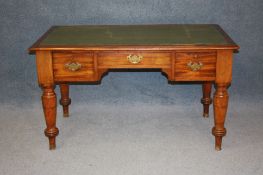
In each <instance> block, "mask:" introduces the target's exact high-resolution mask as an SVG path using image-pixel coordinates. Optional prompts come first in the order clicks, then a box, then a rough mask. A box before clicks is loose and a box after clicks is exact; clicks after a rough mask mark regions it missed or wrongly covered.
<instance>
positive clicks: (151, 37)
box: [39, 24, 233, 47]
mask: <svg viewBox="0 0 263 175" xmlns="http://www.w3.org/2000/svg"><path fill="white" fill-rule="evenodd" d="M55 45H56V46H70V45H87V46H104V45H106V46H108V45H109V46H110V45H114V46H116V45H122V46H125V45H233V43H232V42H231V41H229V40H227V39H226V37H225V36H224V34H223V33H222V32H221V31H219V29H218V27H217V25H209V24H207V25H108V26H107V25H101V26H92V25H91V26H57V27H55V28H54V29H53V30H52V31H51V32H50V33H48V35H47V36H46V37H45V38H44V39H43V40H42V41H41V42H40V44H39V46H40V47H41V46H55Z"/></svg>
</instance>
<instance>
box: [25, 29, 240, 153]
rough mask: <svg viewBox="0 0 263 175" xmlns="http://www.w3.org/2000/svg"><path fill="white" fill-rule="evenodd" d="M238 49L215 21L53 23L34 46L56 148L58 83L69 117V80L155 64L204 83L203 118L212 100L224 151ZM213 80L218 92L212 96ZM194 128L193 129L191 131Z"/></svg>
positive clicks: (175, 76) (177, 77)
mask: <svg viewBox="0 0 263 175" xmlns="http://www.w3.org/2000/svg"><path fill="white" fill-rule="evenodd" d="M238 48H239V46H238V45H236V44H235V43H234V42H233V41H232V40H231V39H230V37H229V36H228V35H227V34H226V33H225V32H224V31H223V30H222V29H221V27H220V26H218V25H214V24H206V25H99V26H96V25H94V26H92V25H90V26H87V25H84V26H54V27H51V28H50V29H49V30H48V31H47V32H46V33H45V34H44V35H43V36H42V37H41V38H40V39H39V40H38V41H37V42H36V43H35V44H33V46H31V47H30V48H29V51H30V52H31V53H35V54H36V63H37V64H36V65H37V74H38V83H39V85H40V86H41V87H42V89H43V94H42V104H43V110H44V115H45V120H46V125H47V128H46V129H45V135H46V136H47V137H48V138H49V148H50V149H55V148H56V143H55V138H56V136H57V135H58V133H59V130H58V128H57V127H56V110H57V109H56V108H57V97H56V94H55V92H54V88H55V85H57V84H58V85H59V86H60V91H61V99H60V104H61V105H62V106H63V113H64V116H65V117H66V116H68V115H69V112H68V106H69V105H70V103H71V99H70V98H69V84H70V83H75V82H99V81H100V79H101V77H102V75H103V74H104V73H105V72H107V71H108V70H109V69H126V68H127V69H149V68H150V69H152V68H157V69H159V70H160V71H162V72H163V73H165V74H166V75H167V78H168V80H169V81H186V82H189V81H190V82H193V81H199V82H202V86H203V97H202V99H201V102H202V104H203V107H204V114H203V116H204V117H208V113H209V105H210V104H211V103H212V101H213V107H214V127H213V129H212V133H213V135H214V136H215V148H216V150H221V143H222V137H223V136H225V134H226V129H225V127H224V122H225V117H226V112H227V106H228V98H229V95H228V92H227V88H228V86H229V85H230V83H231V76H232V57H233V52H234V51H235V50H237V49H238ZM212 84H215V88H216V91H215V93H214V98H213V100H212V98H211V97H210V96H211V95H210V94H211V87H212ZM193 132H194V131H193Z"/></svg>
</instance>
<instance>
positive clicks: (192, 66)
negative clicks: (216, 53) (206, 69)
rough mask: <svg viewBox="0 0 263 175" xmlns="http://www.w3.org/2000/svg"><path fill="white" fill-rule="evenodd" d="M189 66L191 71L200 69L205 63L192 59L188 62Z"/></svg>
mask: <svg viewBox="0 0 263 175" xmlns="http://www.w3.org/2000/svg"><path fill="white" fill-rule="evenodd" d="M187 66H188V67H189V68H190V69H191V71H194V72H195V71H198V70H200V69H201V68H202V67H203V63H201V62H194V63H193V62H192V61H189V62H188V63H187Z"/></svg>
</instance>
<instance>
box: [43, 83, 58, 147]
mask: <svg viewBox="0 0 263 175" xmlns="http://www.w3.org/2000/svg"><path fill="white" fill-rule="evenodd" d="M42 104H43V110H44V115H45V120H46V125H47V128H46V129H45V135H46V136H47V137H48V139H49V149H55V148H56V136H57V135H58V133H59V130H58V128H57V127H56V112H57V98H56V94H55V92H54V87H53V86H51V85H50V86H47V87H43V95H42Z"/></svg>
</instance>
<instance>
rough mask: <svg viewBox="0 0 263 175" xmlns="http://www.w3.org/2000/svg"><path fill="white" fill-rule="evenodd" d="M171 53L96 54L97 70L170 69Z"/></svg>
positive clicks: (130, 52) (123, 52) (127, 52)
mask: <svg viewBox="0 0 263 175" xmlns="http://www.w3.org/2000/svg"><path fill="white" fill-rule="evenodd" d="M171 61H172V53H170V52H147V51H116V52H106V51H105V52H101V53H98V67H99V68H170V67H171V63H172V62H171Z"/></svg>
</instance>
